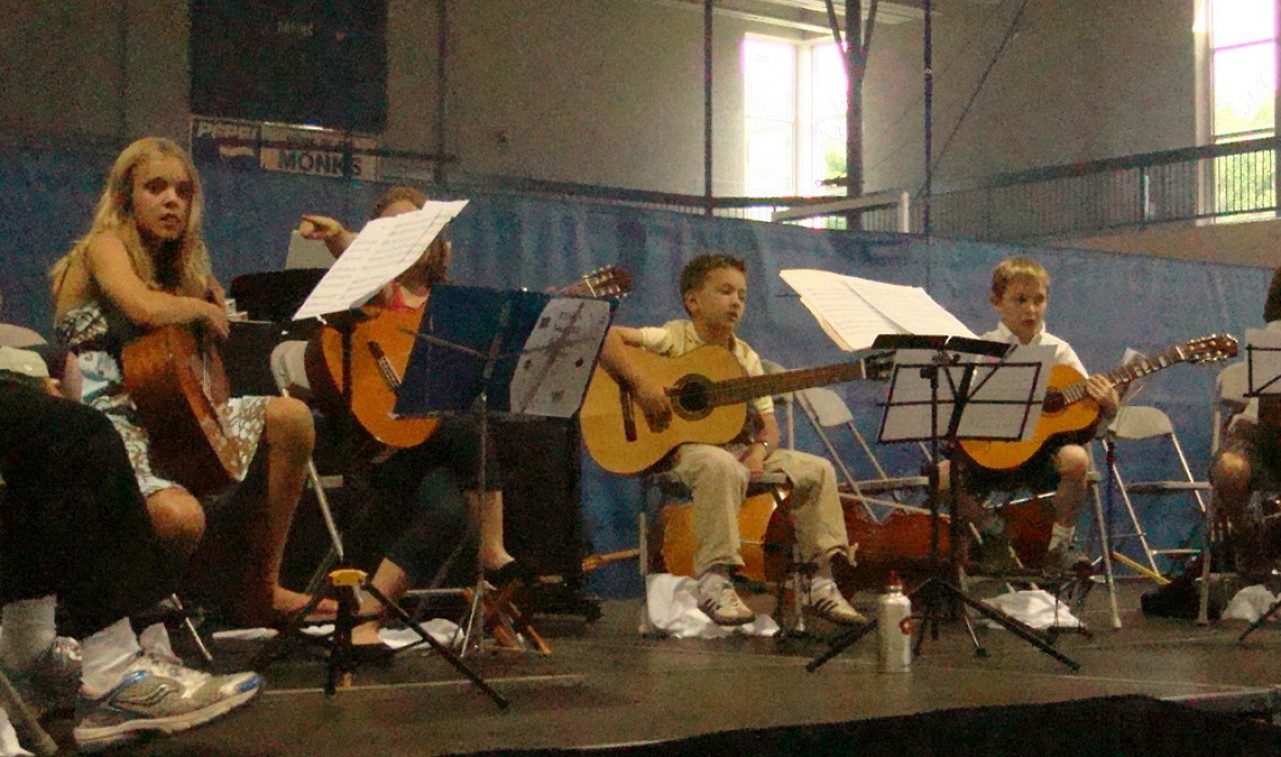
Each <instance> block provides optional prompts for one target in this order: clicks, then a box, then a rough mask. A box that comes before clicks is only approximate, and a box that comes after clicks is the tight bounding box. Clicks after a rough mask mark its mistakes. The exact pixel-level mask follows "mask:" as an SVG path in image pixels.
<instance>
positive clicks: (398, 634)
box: [213, 618, 459, 648]
mask: <svg viewBox="0 0 1281 757" xmlns="http://www.w3.org/2000/svg"><path fill="white" fill-rule="evenodd" d="M419 627H420V628H422V629H423V633H426V634H428V635H430V636H431V637H432V638H433V639H435V640H436V641H438V642H440V643H441V644H443V645H445V646H449V645H450V644H453V643H454V637H455V636H456V635H457V634H458V631H459V628H458V624H457V623H455V622H453V621H451V620H445V619H444V618H434V619H432V620H429V621H427V622H426V623H420V624H419ZM298 631H299V632H300V633H305V634H307V635H308V636H328V635H329V634H331V633H333V632H334V624H333V623H320V624H310V625H304V626H302V627H301V628H299V629H298ZM277 633H278V632H277V631H276V629H274V628H235V629H231V630H227V631H217V632H215V633H214V635H213V637H214V640H215V641H228V640H236V641H257V640H262V639H270V638H273V637H274V636H276V635H277ZM378 638H380V639H382V641H383V643H384V644H386V645H387V646H389V647H393V648H395V647H403V646H407V645H409V644H412V643H414V642H415V641H419V637H418V634H416V633H414V632H413V630H412V629H409V628H383V629H380V630H379V631H378Z"/></svg>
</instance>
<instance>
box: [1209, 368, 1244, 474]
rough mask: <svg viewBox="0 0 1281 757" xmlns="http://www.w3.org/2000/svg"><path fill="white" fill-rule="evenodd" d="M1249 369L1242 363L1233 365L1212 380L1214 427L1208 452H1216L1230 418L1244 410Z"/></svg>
mask: <svg viewBox="0 0 1281 757" xmlns="http://www.w3.org/2000/svg"><path fill="white" fill-rule="evenodd" d="M1248 370H1249V367H1248V365H1247V363H1245V362H1244V361H1242V362H1239V363H1233V364H1232V365H1229V366H1228V367H1226V368H1224V369H1223V370H1221V371H1219V375H1218V376H1217V377H1216V378H1215V380H1214V409H1213V416H1214V426H1213V428H1212V429H1211V440H1210V451H1211V452H1217V451H1218V450H1219V445H1220V444H1222V443H1223V434H1224V433H1225V432H1226V430H1227V424H1228V423H1230V422H1231V421H1232V417H1233V416H1235V415H1236V414H1237V413H1239V412H1241V411H1242V410H1244V409H1245V406H1246V403H1247V399H1246V397H1245V393H1246V390H1247V389H1248V388H1249V387H1248V384H1249V373H1248Z"/></svg>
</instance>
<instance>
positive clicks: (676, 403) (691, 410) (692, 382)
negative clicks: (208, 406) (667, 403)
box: [672, 376, 712, 420]
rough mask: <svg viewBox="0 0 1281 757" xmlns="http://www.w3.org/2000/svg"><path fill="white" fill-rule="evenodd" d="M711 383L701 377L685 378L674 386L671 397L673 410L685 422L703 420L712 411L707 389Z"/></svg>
mask: <svg viewBox="0 0 1281 757" xmlns="http://www.w3.org/2000/svg"><path fill="white" fill-rule="evenodd" d="M710 385H711V382H710V381H708V380H707V379H706V378H704V377H702V376H686V377H685V378H683V379H681V381H680V382H679V383H678V384H677V385H676V391H675V392H674V393H673V395H672V399H673V403H672V406H673V409H674V410H675V412H676V414H677V415H679V416H680V417H682V418H684V419H686V420H698V419H699V418H705V417H707V415H708V414H709V413H711V411H712V407H711V400H710V399H709V397H708V396H707V387H708V386H710Z"/></svg>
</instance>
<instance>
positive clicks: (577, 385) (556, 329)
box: [509, 297, 613, 418]
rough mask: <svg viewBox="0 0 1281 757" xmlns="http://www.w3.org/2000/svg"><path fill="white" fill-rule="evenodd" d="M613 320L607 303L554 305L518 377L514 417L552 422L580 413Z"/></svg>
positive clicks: (565, 300)
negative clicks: (579, 407) (547, 418)
mask: <svg viewBox="0 0 1281 757" xmlns="http://www.w3.org/2000/svg"><path fill="white" fill-rule="evenodd" d="M612 317H613V308H612V306H611V305H610V303H609V302H607V301H605V300H592V299H585V298H577V297H575V298H569V297H561V298H557V299H554V300H552V301H551V302H548V303H547V305H546V307H544V308H543V312H542V314H541V316H540V317H539V319H538V324H537V325H536V326H535V327H534V329H533V331H530V332H529V337H528V338H527V339H526V340H525V348H524V350H523V352H522V355H521V359H520V365H519V367H518V368H517V369H516V372H515V373H514V374H513V375H512V382H511V387H510V402H509V406H510V408H511V412H513V413H520V414H522V415H541V416H546V417H550V418H568V417H570V416H571V415H573V414H574V413H575V412H577V410H578V406H579V405H581V404H582V402H583V394H584V392H586V391H587V382H588V380H590V379H591V377H592V367H593V366H594V365H595V364H596V355H597V354H598V353H599V352H600V346H601V342H603V341H604V339H605V332H606V331H607V330H608V329H609V322H610V319H611V318H612Z"/></svg>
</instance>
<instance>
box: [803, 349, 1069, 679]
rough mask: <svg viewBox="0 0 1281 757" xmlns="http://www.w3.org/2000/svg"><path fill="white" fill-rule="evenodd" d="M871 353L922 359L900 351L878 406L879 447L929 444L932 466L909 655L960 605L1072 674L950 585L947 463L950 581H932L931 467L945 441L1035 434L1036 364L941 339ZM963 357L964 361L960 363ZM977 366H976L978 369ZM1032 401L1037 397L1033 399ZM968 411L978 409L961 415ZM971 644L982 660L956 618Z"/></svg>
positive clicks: (935, 525) (936, 526) (934, 477)
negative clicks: (926, 544) (926, 573)
mask: <svg viewBox="0 0 1281 757" xmlns="http://www.w3.org/2000/svg"><path fill="white" fill-rule="evenodd" d="M872 346H873V347H874V348H883V349H893V350H898V351H903V350H923V351H924V352H923V353H922V356H921V357H923V358H927V359H920V358H907V359H902V358H904V357H905V356H904V355H903V354H902V353H901V352H900V360H899V361H898V362H896V364H895V366H894V372H893V374H892V378H891V383H890V391H889V395H888V397H887V399H886V401H885V403H884V405H885V415H884V416H883V418H882V422H881V429H880V433H879V438H878V441H880V442H882V443H899V442H929V444H930V451H931V456H932V457H933V459H934V461H935V463H934V464H932V465H931V466H930V476H929V478H930V492H931V494H930V520H931V533H930V568H931V570H930V574H931V575H930V577H929V578H928V579H926V580H925V582H924V583H922V584H921V585H920V586H918V587H916V589H914V590H913V591H911V592H909V595H912V596H918V595H919V596H922V597H924V607H925V610H924V612H923V613H922V618H923V622H922V623H921V624H920V625H919V627H918V634H917V637H916V641H915V644H914V648H913V654H914V655H919V654H920V650H921V645H922V643H923V641H924V638H925V631H926V628H927V627H928V628H929V629H930V630H931V632H932V634H933V636H934V637H935V638H937V636H938V623H939V621H940V620H941V619H942V618H943V617H944V615H946V614H947V613H945V612H944V609H945V605H948V604H950V605H951V607H952V608H955V607H956V605H957V604H963V605H965V606H966V607H969V608H971V609H973V610H974V611H975V612H977V613H979V614H980V615H982V616H983V617H985V618H987V619H989V620H991V621H993V622H995V623H996V624H998V625H1000V626H1001V627H1003V628H1005V629H1006V630H1009V631H1011V632H1013V633H1014V634H1015V635H1017V636H1018V637H1019V638H1021V639H1023V640H1025V641H1027V642H1028V643H1030V644H1032V645H1033V646H1035V647H1037V648H1038V649H1040V650H1041V651H1042V652H1044V653H1046V654H1048V655H1050V656H1051V657H1053V658H1054V659H1056V660H1058V661H1060V662H1062V663H1063V664H1065V665H1067V666H1068V667H1069V668H1071V669H1072V670H1078V669H1080V665H1079V664H1078V663H1076V662H1075V661H1073V660H1072V659H1070V658H1068V657H1067V656H1065V655H1063V654H1062V653H1060V652H1059V651H1058V650H1056V649H1054V648H1053V646H1051V644H1050V643H1049V642H1048V641H1047V640H1046V638H1045V637H1044V636H1043V635H1042V634H1041V633H1040V632H1038V631H1037V630H1036V629H1034V628H1032V627H1030V626H1028V625H1027V624H1025V623H1022V622H1021V621H1019V620H1017V619H1015V618H1012V617H1010V616H1009V615H1006V614H1005V613H1003V612H1001V611H1000V610H997V609H995V608H993V607H990V606H989V605H987V604H984V603H983V602H981V601H979V600H977V599H974V598H972V597H970V596H969V595H967V594H966V593H965V592H964V591H962V590H961V588H960V587H959V586H958V585H957V584H958V580H957V576H956V575H954V574H955V572H956V570H958V569H959V566H958V565H957V563H958V560H957V550H958V548H959V545H960V528H959V527H960V520H959V518H957V517H956V509H957V506H956V505H957V503H956V498H957V483H956V480H955V478H956V474H955V469H956V466H955V464H953V466H952V470H953V482H952V486H951V487H950V492H951V497H950V500H951V501H950V503H949V504H950V509H951V515H952V517H951V522H950V526H951V539H950V541H951V547H952V554H951V556H950V557H951V562H952V568H953V575H951V576H950V577H949V579H943V578H940V577H939V574H940V573H941V571H940V570H939V563H940V557H939V535H940V528H941V526H940V522H941V513H940V499H941V497H940V496H939V492H940V489H941V487H940V482H939V471H938V464H937V461H938V459H939V450H940V448H941V446H942V444H943V443H944V442H946V443H948V445H949V447H951V448H953V449H954V448H955V445H956V441H957V440H959V439H988V440H1006V441H1010V440H1015V439H1019V438H1022V436H1023V434H1024V431H1025V430H1026V429H1028V428H1031V427H1034V426H1035V423H1036V420H1037V417H1038V413H1039V408H1040V405H1041V402H1042V400H1043V399H1044V393H1045V385H1046V381H1047V379H1048V375H1047V374H1046V372H1044V371H1043V370H1042V367H1043V365H1042V363H1041V362H1039V361H1038V362H1003V361H1000V358H1003V357H1004V356H1005V355H1006V354H1008V353H1009V352H1010V350H1011V349H1012V346H1011V345H1009V344H1005V343H1003V342H990V341H986V340H981V339H970V338H966V337H947V336H918V335H902V334H886V335H882V336H880V337H878V338H877V339H876V340H875V341H874V342H873V344H872ZM962 355H967V356H969V359H968V360H963V359H962ZM979 361H982V362H979ZM1038 394H1039V395H1040V396H1038ZM971 406H973V407H977V408H982V412H978V411H977V410H976V411H974V412H970V413H967V412H966V410H967V408H970V407H971ZM961 618H962V620H963V621H964V623H965V628H966V631H967V633H968V635H969V637H970V641H971V642H972V643H973V644H974V646H975V649H976V650H977V651H978V653H979V654H980V655H984V654H986V652H985V650H984V649H983V648H982V647H981V646H980V645H979V641H978V636H977V635H976V634H975V632H974V626H973V623H972V622H971V620H970V618H969V616H968V615H965V614H964V613H961ZM875 627H876V621H875V620H873V621H872V622H870V623H868V624H867V625H866V626H863V627H862V628H858V629H854V630H852V631H848V632H846V633H845V634H842V635H841V636H839V637H837V638H836V639H835V640H834V641H833V642H832V643H831V645H830V646H829V648H828V650H827V651H826V652H824V653H822V654H820V655H819V656H817V657H815V658H814V659H813V660H811V661H810V662H809V663H807V664H806V666H805V669H806V670H808V671H810V672H813V671H815V670H817V669H818V668H819V667H820V666H821V665H823V664H824V663H826V662H827V661H828V660H830V659H831V658H833V657H835V656H836V655H838V654H840V652H841V651H843V650H844V649H845V648H846V647H848V646H850V645H851V644H854V643H855V642H857V641H858V640H859V639H861V638H862V637H863V636H865V635H867V634H868V633H870V632H871V631H872V630H874V629H875Z"/></svg>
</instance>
